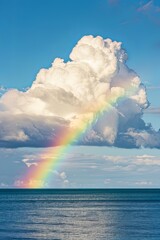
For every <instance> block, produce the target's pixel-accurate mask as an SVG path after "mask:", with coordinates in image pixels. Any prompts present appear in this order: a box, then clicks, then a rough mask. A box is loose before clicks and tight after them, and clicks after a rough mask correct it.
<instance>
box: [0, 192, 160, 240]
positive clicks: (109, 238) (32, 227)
mask: <svg viewBox="0 0 160 240" xmlns="http://www.w3.org/2000/svg"><path fill="white" fill-rule="evenodd" d="M0 239H2V240H6V239H7V240H8V239H11V240H15V239H23V240H25V239H26V240H29V239H30V240H31V239H32V240H33V239H34V240H40V239H41V240H42V239H43V240H44V239H47V240H50V239H52V240H80V239H83V240H101V239H103V240H144V239H149V240H152V239H154V240H159V239H160V190H0Z"/></svg>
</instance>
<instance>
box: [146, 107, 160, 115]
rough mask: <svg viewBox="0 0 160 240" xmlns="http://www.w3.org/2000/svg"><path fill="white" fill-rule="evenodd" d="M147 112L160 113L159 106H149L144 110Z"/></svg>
mask: <svg viewBox="0 0 160 240" xmlns="http://www.w3.org/2000/svg"><path fill="white" fill-rule="evenodd" d="M145 113H147V114H160V107H149V108H147V109H146V110H145Z"/></svg>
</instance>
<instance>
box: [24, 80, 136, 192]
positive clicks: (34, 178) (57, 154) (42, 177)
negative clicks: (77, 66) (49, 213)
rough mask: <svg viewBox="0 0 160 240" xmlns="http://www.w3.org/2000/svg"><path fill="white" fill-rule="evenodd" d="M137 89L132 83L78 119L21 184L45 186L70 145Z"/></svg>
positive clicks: (37, 186) (25, 185)
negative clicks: (86, 115) (84, 116)
mask: <svg viewBox="0 0 160 240" xmlns="http://www.w3.org/2000/svg"><path fill="white" fill-rule="evenodd" d="M136 90H137V86H135V85H132V86H130V87H128V88H127V90H126V92H125V94H124V92H123V91H122V92H121V93H119V94H116V93H115V94H112V95H111V96H108V97H107V99H105V101H103V102H102V103H100V104H97V106H96V108H95V109H94V113H93V114H90V115H89V117H88V118H87V119H86V120H85V121H84V120H83V121H78V122H77V124H76V126H74V127H70V128H68V129H67V130H65V131H64V132H63V133H62V134H60V135H59V137H58V138H57V139H56V141H54V146H59V147H54V148H53V147H52V148H51V149H52V150H50V151H48V153H47V154H46V155H48V156H49V157H48V158H47V160H46V158H44V157H43V156H42V157H41V159H40V161H39V162H38V164H37V166H36V167H34V168H31V170H30V168H29V169H28V170H29V171H28V172H27V174H26V175H25V176H24V177H23V179H22V181H21V182H22V185H21V186H22V187H23V188H43V187H45V185H44V183H45V182H47V181H49V179H50V178H51V176H52V177H53V171H54V170H56V169H57V168H58V166H59V164H60V162H61V161H62V159H64V158H63V155H64V154H66V153H67V152H68V151H69V149H70V146H71V145H73V144H75V143H76V142H77V141H78V140H79V139H80V138H81V137H82V136H83V134H84V133H85V132H86V130H88V129H89V127H91V125H93V124H94V123H95V122H96V121H97V119H98V118H100V117H101V116H102V115H103V113H104V112H106V111H110V109H111V106H114V105H115V104H116V103H117V102H120V101H123V100H124V99H126V97H128V96H130V95H131V94H133V93H135V92H136ZM50 156H51V157H50Z"/></svg>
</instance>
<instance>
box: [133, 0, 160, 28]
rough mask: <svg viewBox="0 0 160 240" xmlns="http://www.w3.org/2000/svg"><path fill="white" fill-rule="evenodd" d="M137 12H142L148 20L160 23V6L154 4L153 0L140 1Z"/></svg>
mask: <svg viewBox="0 0 160 240" xmlns="http://www.w3.org/2000/svg"><path fill="white" fill-rule="evenodd" d="M137 12H139V13H141V14H144V15H145V16H146V17H147V18H148V19H149V20H150V21H152V22H153V23H155V24H157V25H160V6H158V5H156V4H155V1H154V0H151V1H148V2H147V3H144V4H143V3H142V4H141V5H140V6H139V7H138V8H137Z"/></svg>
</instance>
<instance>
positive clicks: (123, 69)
mask: <svg viewBox="0 0 160 240" xmlns="http://www.w3.org/2000/svg"><path fill="white" fill-rule="evenodd" d="M126 60H127V55H126V53H125V51H124V50H123V49H122V48H121V43H119V42H115V41H112V40H110V39H103V38H101V37H99V36H98V37H95V38H94V37H93V36H84V37H83V38H82V39H81V40H80V41H79V42H78V43H77V45H76V46H75V47H74V48H73V50H72V52H71V54H70V61H68V62H66V63H65V62H64V60H63V59H60V58H56V59H55V60H54V62H53V63H52V66H51V67H50V68H49V69H41V70H40V71H39V73H38V74H37V77H36V79H35V81H34V82H33V84H32V86H31V87H30V88H29V89H28V90H27V91H25V92H21V91H18V90H16V89H12V90H9V91H8V92H7V93H5V94H3V95H2V96H1V98H0V127H1V130H0V146H1V147H21V146H33V147H42V146H49V145H54V140H55V139H56V137H57V136H59V135H60V134H62V133H63V132H64V131H65V130H66V129H70V128H73V127H74V128H77V127H79V126H78V125H79V123H81V124H83V123H84V122H86V121H91V120H92V119H93V118H95V114H96V111H97V109H98V108H99V107H100V106H101V105H104V104H105V105H106V107H107V108H106V110H105V111H104V112H103V114H101V116H100V117H99V116H98V115H97V116H96V118H95V119H96V121H95V122H94V124H92V125H91V127H90V128H89V129H88V130H87V131H86V133H85V134H84V135H83V136H82V138H81V139H79V140H77V144H84V145H109V146H118V147H123V148H133V147H136V148H139V147H157V148H159V147H160V132H156V131H155V130H154V129H152V126H151V125H149V126H147V125H146V124H145V122H144V121H143V119H142V116H143V111H144V109H146V108H147V107H148V105H149V104H148V100H147V94H146V90H145V87H144V85H143V84H142V83H141V81H140V79H139V77H138V75H137V74H136V73H135V72H134V71H133V70H131V69H129V68H128V66H127V65H126ZM133 88H134V89H135V90H134V92H133V93H132V92H131V89H133ZM120 95H122V96H125V97H123V100H121V101H117V103H116V104H115V105H114V106H112V105H111V104H110V102H109V101H108V99H110V98H113V97H115V96H120Z"/></svg>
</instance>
